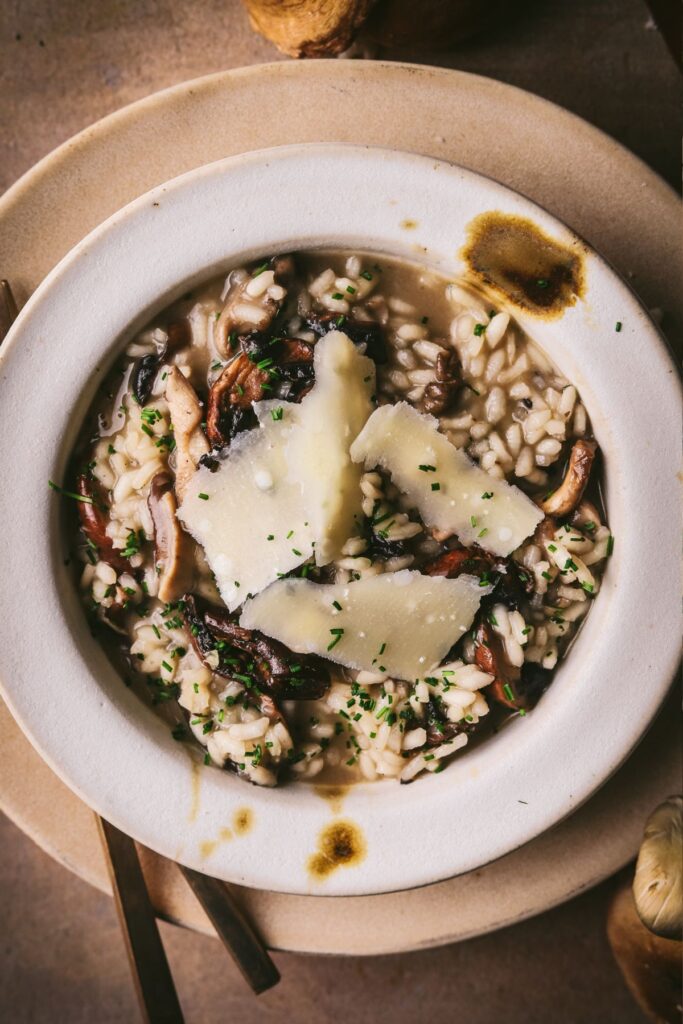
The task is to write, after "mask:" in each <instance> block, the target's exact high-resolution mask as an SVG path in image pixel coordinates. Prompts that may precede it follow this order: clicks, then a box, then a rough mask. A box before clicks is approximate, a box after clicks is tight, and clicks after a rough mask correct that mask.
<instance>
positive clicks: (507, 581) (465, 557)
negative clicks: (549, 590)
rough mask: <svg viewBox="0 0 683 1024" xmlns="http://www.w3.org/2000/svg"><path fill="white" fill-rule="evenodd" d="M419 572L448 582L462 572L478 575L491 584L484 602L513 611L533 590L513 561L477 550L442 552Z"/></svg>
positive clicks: (521, 569)
mask: <svg viewBox="0 0 683 1024" xmlns="http://www.w3.org/2000/svg"><path fill="white" fill-rule="evenodd" d="M421 571H422V573H423V574H424V575H425V576H446V577H448V579H451V580H452V579H455V578H456V577H457V576H460V575H461V574H463V573H465V574H466V575H469V576H480V577H481V578H482V579H483V580H487V581H488V582H489V583H490V584H492V585H493V591H492V592H491V593H490V594H489V595H488V597H487V599H486V600H487V603H488V604H492V603H494V602H495V601H502V602H503V604H505V605H506V606H507V607H508V608H517V607H518V606H519V603H520V600H521V598H522V596H523V595H524V594H525V593H531V592H532V591H533V587H534V581H533V578H532V577H531V575H530V574H529V573H528V572H527V570H526V569H525V568H524V566H522V565H519V563H518V562H515V560H514V558H496V557H495V556H494V555H491V554H490V553H489V552H488V551H483V550H481V549H480V548H455V549H453V550H451V551H444V552H443V553H442V554H441V555H439V556H438V557H437V558H435V559H433V561H431V562H427V564H426V565H423V566H422V570H421Z"/></svg>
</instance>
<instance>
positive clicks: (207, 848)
mask: <svg viewBox="0 0 683 1024" xmlns="http://www.w3.org/2000/svg"><path fill="white" fill-rule="evenodd" d="M234 838H235V834H234V832H233V831H232V829H231V828H221V829H219V830H218V839H205V840H204V841H203V842H201V843H200V844H199V853H200V854H201V856H202V857H203V858H204V859H206V858H207V857H210V856H211V854H212V853H215V852H216V850H217V848H218V847H219V846H220V844H221V843H228V842H230V840H231V839H234Z"/></svg>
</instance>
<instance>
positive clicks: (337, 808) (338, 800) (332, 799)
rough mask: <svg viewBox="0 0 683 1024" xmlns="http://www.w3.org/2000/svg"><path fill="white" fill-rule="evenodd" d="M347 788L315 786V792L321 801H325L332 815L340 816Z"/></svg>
mask: <svg viewBox="0 0 683 1024" xmlns="http://www.w3.org/2000/svg"><path fill="white" fill-rule="evenodd" d="M349 788H350V787H349V786H315V792H316V793H317V795H318V796H319V797H321V798H322V799H323V800H327V802H328V803H329V805H330V810H331V811H332V813H333V814H341V810H342V803H343V802H344V797H345V796H346V794H347V793H348V791H349Z"/></svg>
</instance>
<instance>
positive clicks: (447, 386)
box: [422, 349, 462, 416]
mask: <svg viewBox="0 0 683 1024" xmlns="http://www.w3.org/2000/svg"><path fill="white" fill-rule="evenodd" d="M461 386H462V377H461V375H460V364H459V362H458V357H457V356H456V354H455V352H454V351H453V349H450V350H449V351H448V352H441V353H440V354H439V355H438V356H437V357H436V380H435V381H434V383H432V384H428V385H427V387H426V388H425V390H424V396H423V398H422V405H423V408H424V411H425V412H429V413H432V414H434V415H436V416H440V415H441V413H444V412H447V411H448V410H449V409H450V408H451V407H452V405H453V403H454V401H455V399H456V396H457V394H458V391H459V390H460V388H461Z"/></svg>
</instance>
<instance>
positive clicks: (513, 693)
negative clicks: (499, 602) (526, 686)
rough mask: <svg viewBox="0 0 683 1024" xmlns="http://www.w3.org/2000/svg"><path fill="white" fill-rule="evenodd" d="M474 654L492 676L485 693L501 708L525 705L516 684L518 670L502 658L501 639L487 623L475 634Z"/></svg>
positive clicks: (517, 707)
mask: <svg viewBox="0 0 683 1024" xmlns="http://www.w3.org/2000/svg"><path fill="white" fill-rule="evenodd" d="M474 657H475V661H476V663H477V666H478V667H479V668H480V669H481V670H482V672H487V673H488V674H489V675H492V676H493V677H494V679H493V682H492V683H490V684H489V685H488V686H487V687H486V691H487V693H490V695H491V696H492V697H493V699H494V700H495V701H496V702H497V703H498V704H502V705H503V706H504V707H507V708H511V709H512V710H513V711H519V709H520V708H527V707H528V706H529V705H528V700H527V698H526V696H525V694H524V693H523V692H522V689H521V687H520V685H519V683H520V678H521V670H520V669H519V668H518V667H517V666H516V665H511V664H510V663H509V661H508V660H507V658H506V657H505V648H504V646H503V641H502V640H501V638H500V637H499V636H498V634H497V633H496V632H494V630H493V629H492V627H491V625H490V623H488V622H481V623H480V624H479V626H478V627H477V630H476V633H475V637H474Z"/></svg>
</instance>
